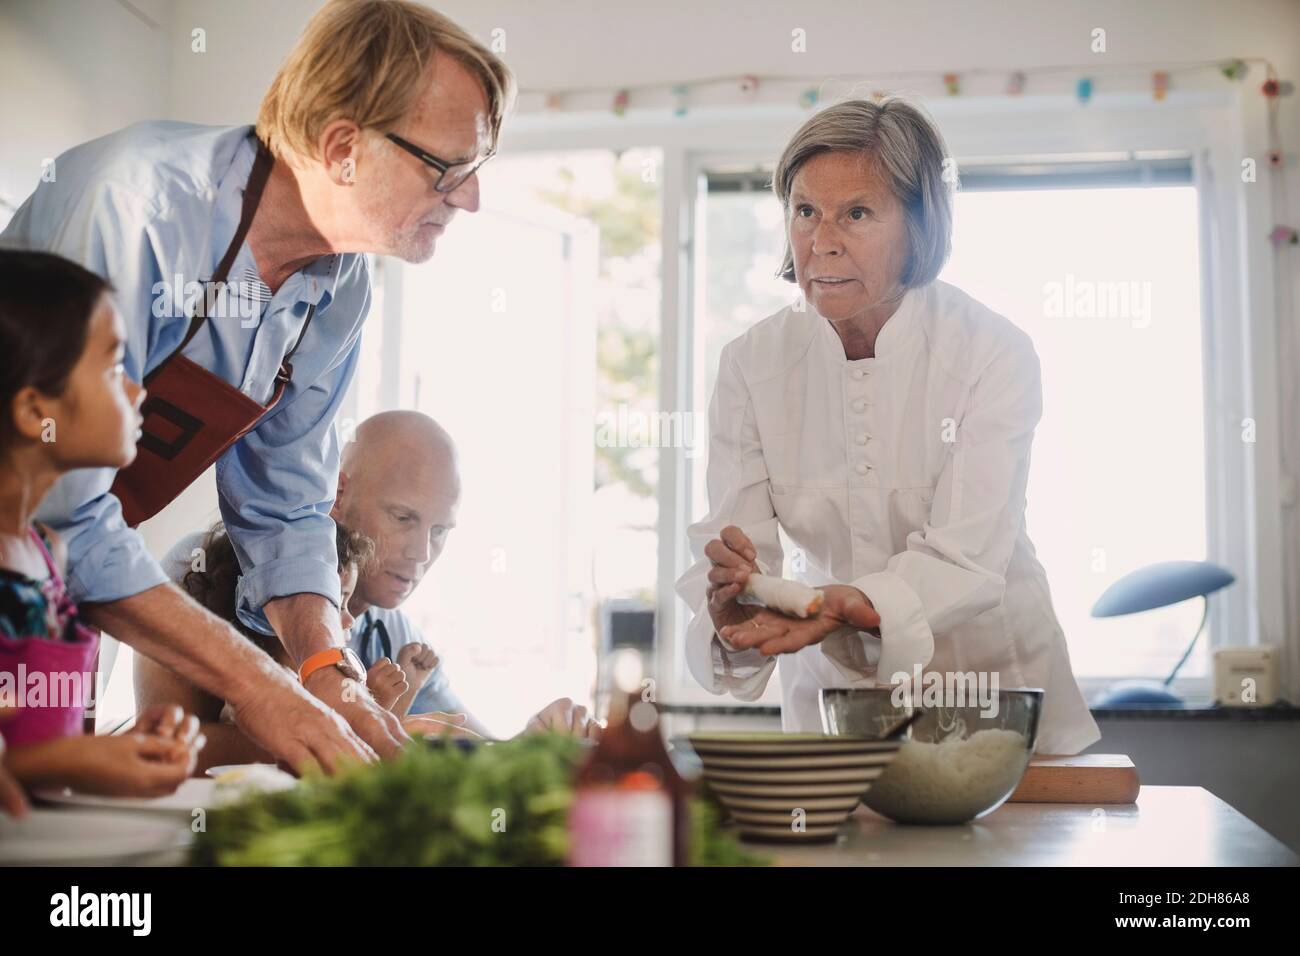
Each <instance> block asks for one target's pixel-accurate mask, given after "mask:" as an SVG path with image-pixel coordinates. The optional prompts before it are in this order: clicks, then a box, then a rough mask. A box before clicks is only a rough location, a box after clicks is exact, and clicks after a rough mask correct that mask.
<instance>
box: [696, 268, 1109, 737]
mask: <svg viewBox="0 0 1300 956" xmlns="http://www.w3.org/2000/svg"><path fill="white" fill-rule="evenodd" d="M1041 414H1042V386H1041V382H1040V378H1039V365H1038V356H1037V354H1036V353H1035V351H1034V347H1033V343H1032V342H1031V340H1030V338H1029V336H1028V335H1026V334H1025V333H1024V332H1023V331H1021V330H1020V329H1019V328H1017V327H1016V326H1015V325H1013V324H1012V323H1011V322H1010V321H1008V320H1007V319H1005V318H1003V317H1002V316H1000V315H998V314H997V313H995V312H993V311H991V310H990V309H988V308H986V307H984V306H983V305H981V304H980V303H978V302H976V301H975V300H974V299H972V298H971V297H970V296H968V295H966V294H965V293H964V292H962V291H961V290H960V289H957V288H954V287H953V286H951V285H948V284H947V283H944V282H938V281H936V282H933V283H930V284H929V285H927V286H923V287H921V288H917V289H912V290H910V291H908V292H907V294H906V295H905V296H904V298H903V300H902V302H901V303H900V304H899V307H898V309H897V311H896V312H895V313H894V315H893V316H891V317H890V319H889V320H888V321H887V322H886V323H885V325H884V326H883V328H882V329H881V330H880V333H879V335H878V336H877V339H876V354H875V356H874V357H873V358H865V359H857V360H855V361H850V360H848V359H846V358H845V356H844V347H843V345H842V343H841V341H840V338H839V336H838V335H837V334H836V332H835V330H834V328H833V327H832V326H831V324H830V322H829V321H827V320H826V319H825V318H823V317H821V316H819V315H818V314H817V312H816V311H815V310H814V309H813V308H812V307H811V305H808V306H807V307H806V310H805V311H802V312H800V311H796V310H795V309H793V308H786V309H783V310H781V311H780V312H777V313H776V314H775V315H772V316H769V317H768V318H767V319H764V320H763V321H761V322H759V323H757V324H756V325H755V326H754V327H753V328H751V329H749V331H747V332H746V333H745V334H744V335H742V336H740V337H739V338H737V339H736V340H734V341H732V342H730V343H729V344H728V345H727V346H726V347H725V348H724V349H723V351H722V357H721V361H720V367H719V369H718V377H717V385H716V387H715V389H714V393H713V400H712V402H711V403H710V406H709V459H708V478H707V482H708V494H709V514H708V515H707V516H706V517H705V518H704V519H703V520H702V521H699V522H697V523H695V524H693V525H691V527H690V528H689V529H688V532H687V533H688V536H689V538H690V543H691V548H692V550H693V553H694V555H695V557H696V559H697V561H696V563H695V565H694V566H692V567H691V569H690V570H689V571H687V572H686V573H685V574H684V575H683V576H682V577H681V579H680V580H678V582H677V592H678V594H680V595H681V596H682V598H683V599H685V600H686V602H687V603H688V604H689V605H690V606H691V608H693V609H694V611H695V616H694V618H693V620H692V621H691V624H690V627H689V629H688V631H687V635H686V657H687V662H688V665H689V667H690V670H691V673H692V674H693V675H694V677H695V678H696V680H698V681H699V682H700V683H701V684H702V685H703V686H704V687H705V688H707V689H708V690H709V691H710V692H712V693H715V694H722V693H728V692H729V693H731V694H732V695H734V696H735V697H737V698H739V699H741V700H753V699H755V698H757V697H758V696H759V695H760V694H762V692H763V689H764V687H766V685H767V682H768V679H769V678H770V677H771V674H772V670H773V668H775V667H778V666H779V667H780V669H781V687H782V696H783V701H782V708H781V716H782V725H783V728H784V729H785V730H786V731H815V732H819V731H820V730H821V729H822V728H821V717H820V714H819V710H818V691H819V690H820V689H821V688H822V687H872V686H876V684H877V681H879V684H880V685H886V686H887V685H888V684H889V683H890V677H891V675H893V674H896V673H898V672H903V673H905V674H907V675H908V676H909V677H911V676H912V675H913V674H914V666H915V665H916V664H920V665H921V666H922V668H923V670H924V672H926V673H929V672H931V671H934V672H937V673H939V674H946V673H949V672H970V671H975V672H980V671H986V672H989V673H990V674H991V673H992V672H994V671H996V672H997V673H998V681H999V687H1000V689H1002V690H1006V689H1010V688H1016V687H1040V688H1042V689H1043V690H1044V691H1045V694H1044V701H1043V713H1042V716H1041V720H1040V723H1039V735H1038V744H1037V750H1038V752H1040V753H1055V754H1074V753H1078V752H1079V751H1081V750H1083V749H1084V748H1085V747H1087V746H1088V745H1090V744H1092V743H1094V742H1095V741H1097V740H1098V739H1100V737H1101V734H1100V731H1099V730H1098V729H1097V724H1096V722H1095V721H1094V720H1093V719H1092V715H1091V714H1090V712H1089V710H1088V707H1087V704H1086V703H1085V701H1084V699H1083V695H1082V694H1081V693H1080V691H1079V687H1078V684H1077V683H1076V682H1075V679H1074V674H1073V672H1072V671H1071V669H1070V659H1069V652H1068V650H1067V647H1066V643H1065V637H1064V635H1063V633H1062V631H1061V626H1060V624H1059V623H1058V622H1057V619H1056V615H1055V613H1054V612H1053V610H1052V601H1051V596H1050V593H1049V591H1048V586H1047V576H1046V574H1045V573H1044V571H1043V567H1042V565H1041V564H1039V562H1038V559H1037V557H1036V555H1035V552H1034V546H1033V544H1032V542H1030V540H1029V535H1028V533H1027V532H1026V529H1025V487H1026V483H1027V479H1028V475H1029V458H1030V445H1031V443H1032V441H1033V435H1034V428H1035V426H1036V425H1037V424H1038V420H1039V418H1040V417H1041ZM730 524H734V525H737V526H738V527H740V528H741V529H742V530H743V531H744V532H745V533H746V534H747V535H748V536H749V538H750V540H752V541H753V542H754V547H755V549H756V550H757V552H758V559H759V562H760V563H761V564H762V565H763V566H764V567H766V568H769V569H771V570H772V571H773V572H774V573H780V570H781V567H782V561H783V557H784V555H783V552H782V545H781V541H780V539H779V538H778V533H777V528H778V525H779V526H780V528H781V529H782V530H783V531H784V532H785V535H786V536H787V537H788V538H789V539H790V541H791V542H792V543H793V544H794V545H795V546H796V547H797V548H798V549H800V552H801V553H799V554H797V555H794V556H792V557H793V558H794V560H792V562H791V563H792V566H793V572H792V573H793V576H794V577H796V578H798V579H800V580H802V581H804V582H805V583H807V584H810V585H813V586H815V587H816V586H821V585H825V584H832V583H837V582H839V583H848V584H852V585H853V586H854V587H857V588H858V589H860V590H861V591H862V592H863V593H864V594H865V595H866V596H867V597H868V598H869V599H870V600H871V602H872V604H873V605H874V606H875V608H876V610H877V611H878V612H879V614H880V618H881V626H880V637H875V636H873V635H871V634H868V633H866V632H862V631H857V630H853V629H850V628H842V629H840V630H839V631H836V632H835V633H833V634H831V635H830V636H828V637H827V638H826V639H825V640H823V641H822V642H821V643H819V644H815V645H812V646H809V647H805V648H803V649H801V650H799V651H798V652H796V653H794V654H781V655H778V656H776V657H767V656H764V655H762V654H760V653H759V651H758V650H757V649H756V648H750V649H748V650H742V651H736V650H733V649H732V648H730V646H729V645H728V644H727V643H726V642H724V641H723V639H722V638H721V637H720V636H718V635H717V634H716V633H715V631H714V628H713V622H712V620H711V619H710V617H709V612H708V606H707V603H708V600H707V598H706V596H705V591H706V588H707V587H708V580H707V575H708V571H709V568H710V562H709V560H708V559H707V558H705V557H704V546H705V545H706V544H707V543H708V542H709V541H710V540H712V539H714V538H716V537H718V536H719V533H720V532H721V530H722V529H723V528H724V527H726V526H727V525H730Z"/></svg>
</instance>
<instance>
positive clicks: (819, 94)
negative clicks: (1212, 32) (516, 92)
mask: <svg viewBox="0 0 1300 956" xmlns="http://www.w3.org/2000/svg"><path fill="white" fill-rule="evenodd" d="M1252 65H1256V66H1260V67H1263V69H1264V71H1265V73H1266V75H1267V76H1266V79H1265V80H1264V82H1263V84H1262V86H1261V87H1260V92H1261V93H1262V94H1263V95H1264V96H1265V97H1267V98H1269V99H1273V100H1276V99H1277V98H1278V97H1280V96H1287V95H1290V94H1291V93H1292V92H1293V87H1292V84H1290V83H1287V82H1283V81H1280V80H1279V79H1278V78H1277V76H1276V72H1275V70H1274V69H1273V66H1272V65H1271V64H1270V63H1269V62H1268V61H1267V60H1266V59H1264V58H1262V57H1234V58H1229V59H1220V60H1203V61H1195V62H1187V63H1167V64H1165V63H1147V64H1143V63H1128V64H1117V65H1115V66H1113V67H1107V68H1099V67H1098V66H1097V65H1096V64H1088V65H1086V66H1085V65H1075V66H1071V65H1062V66H1040V67H1033V68H1027V69H1021V70H1014V71H1007V70H994V69H988V68H982V67H978V68H973V69H969V70H949V71H945V72H936V71H911V72H903V73H891V74H889V75H888V76H886V77H877V78H875V79H874V81H873V82H874V83H876V84H880V83H881V81H882V79H883V80H885V81H888V85H890V86H892V87H894V88H901V87H912V86H915V85H916V84H917V83H934V82H935V81H937V82H938V84H939V87H940V89H942V90H943V91H944V93H945V94H946V95H947V96H953V97H955V96H962V95H965V93H966V91H967V90H968V89H969V85H968V83H967V81H968V80H970V79H972V78H980V77H995V78H1000V79H1001V80H1002V89H1003V93H1004V95H1006V96H1020V95H1022V94H1024V93H1025V92H1026V90H1028V89H1030V88H1031V86H1032V80H1033V79H1035V78H1041V77H1046V76H1058V77H1060V76H1066V77H1068V76H1070V75H1073V76H1074V77H1075V80H1074V96H1075V99H1076V100H1077V101H1078V103H1079V104H1080V105H1086V104H1087V103H1089V102H1090V101H1091V100H1092V97H1093V94H1094V93H1095V92H1096V90H1097V87H1098V84H1105V85H1107V86H1110V85H1112V83H1113V81H1115V80H1117V79H1120V78H1128V79H1133V78H1138V79H1140V80H1144V81H1145V82H1146V83H1147V84H1149V89H1150V90H1151V95H1152V98H1153V99H1155V100H1156V101H1164V100H1165V99H1166V98H1167V96H1168V93H1169V91H1170V89H1171V87H1172V79H1171V78H1172V77H1174V76H1176V75H1180V74H1189V73H1199V72H1203V71H1214V72H1217V73H1218V74H1220V75H1221V76H1222V77H1223V78H1224V79H1225V80H1227V81H1229V82H1236V81H1239V80H1241V79H1243V78H1245V77H1246V76H1247V75H1248V74H1249V73H1250V71H1251V66H1252ZM833 82H837V80H836V79H828V78H827V77H825V76H806V75H805V76H798V75H789V74H786V75H771V76H759V75H757V74H753V73H746V74H743V75H739V76H714V77H702V78H699V79H695V80H690V81H685V82H677V83H671V84H665V83H644V84H631V85H626V86H622V87H619V88H617V89H610V88H609V87H596V86H593V87H571V88H568V89H563V90H533V89H528V88H524V89H523V90H521V95H522V96H529V95H533V96H540V97H541V98H542V101H543V108H544V109H545V110H547V111H548V112H555V111H557V110H561V109H563V104H564V103H565V102H572V101H573V100H575V99H577V98H579V97H582V96H592V95H595V96H599V95H600V94H601V93H605V94H606V95H607V96H609V97H610V99H609V100H608V101H607V102H608V103H609V109H610V111H611V112H613V113H615V114H616V115H618V116H624V115H626V113H627V111H628V109H629V108H630V107H631V106H632V104H633V102H634V101H635V100H636V99H637V98H638V97H641V98H643V99H646V100H649V99H651V98H653V99H655V100H660V99H662V97H663V95H664V94H667V97H668V99H669V101H670V102H671V103H672V104H673V112H674V113H675V114H676V115H677V116H685V115H686V114H687V113H688V112H689V104H690V102H691V100H692V99H694V98H695V97H694V96H693V94H695V93H696V92H698V91H701V90H704V89H706V88H712V89H721V90H724V91H725V90H726V89H727V88H728V87H729V88H731V89H733V90H735V91H736V92H737V93H738V94H739V98H740V99H741V100H754V99H756V98H757V95H758V91H759V90H760V88H762V87H765V86H766V87H769V88H773V87H775V88H779V87H782V86H786V85H789V86H792V87H793V88H794V89H797V90H798V91H799V92H798V93H797V101H798V103H799V105H800V106H802V107H803V108H805V109H811V108H814V107H816V106H817V104H818V103H820V102H822V101H823V100H824V99H825V98H826V92H827V91H826V87H827V86H828V84H830V83H833ZM846 82H847V81H846ZM1129 88H1130V89H1131V88H1132V87H1131V86H1130V87H1129Z"/></svg>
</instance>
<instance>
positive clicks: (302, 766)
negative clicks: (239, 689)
mask: <svg viewBox="0 0 1300 956" xmlns="http://www.w3.org/2000/svg"><path fill="white" fill-rule="evenodd" d="M275 667H276V670H277V671H278V672H279V673H278V674H277V675H276V678H275V679H274V682H273V683H272V684H271V686H269V687H265V688H262V689H259V690H257V691H254V692H253V693H252V694H250V695H248V696H247V697H246V698H243V699H237V700H236V699H232V700H228V701H227V703H228V704H229V705H230V709H231V711H232V712H233V713H234V715H235V724H236V725H237V726H238V727H239V729H240V730H242V731H243V732H244V733H245V734H246V735H247V736H248V738H249V739H250V740H252V741H253V743H255V744H256V745H257V746H259V747H261V748H262V749H263V750H266V751H269V752H270V753H272V754H274V755H275V756H276V757H278V758H279V759H280V760H281V761H282V762H283V763H285V764H286V765H288V766H289V767H290V768H292V769H293V771H294V772H295V773H297V774H299V775H302V774H303V773H306V772H307V771H309V770H312V769H316V768H319V769H321V770H324V771H325V772H326V773H327V774H333V773H336V772H337V771H338V770H339V769H341V768H342V767H343V766H344V765H345V764H347V763H349V762H357V761H364V762H366V763H370V762H372V761H374V760H375V759H376V756H375V752H374V751H373V750H371V749H370V747H369V746H368V745H367V744H366V742H365V741H364V740H362V739H361V737H359V736H358V735H357V734H356V733H355V732H353V730H352V728H351V727H349V726H348V722H347V720H345V719H344V717H343V715H341V714H339V713H338V712H337V711H335V710H333V709H331V708H330V707H329V706H328V705H327V704H325V703H322V702H321V701H320V700H318V699H317V698H316V697H313V696H312V695H311V694H309V693H307V691H305V690H303V688H302V687H301V686H299V684H298V682H297V681H295V680H293V679H292V678H291V677H289V675H288V674H286V673H285V671H284V668H282V667H279V666H278V665H275ZM331 669H333V668H331ZM339 676H340V677H342V676H343V675H341V674H340V675H339Z"/></svg>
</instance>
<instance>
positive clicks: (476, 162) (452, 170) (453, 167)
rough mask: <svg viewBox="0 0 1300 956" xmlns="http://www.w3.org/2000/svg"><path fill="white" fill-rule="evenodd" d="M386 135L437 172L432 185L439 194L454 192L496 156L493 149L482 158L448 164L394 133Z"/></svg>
mask: <svg viewBox="0 0 1300 956" xmlns="http://www.w3.org/2000/svg"><path fill="white" fill-rule="evenodd" d="M386 135H387V137H388V138H389V139H391V140H392V141H393V142H394V143H396V144H397V145H398V146H400V147H402V149H404V150H406V151H407V152H408V153H410V154H411V155H412V156H414V157H415V158H416V159H418V160H419V161H420V162H422V163H424V164H425V165H426V166H432V167H433V168H434V169H436V170H437V171H438V173H439V176H438V180H437V182H435V183H434V184H433V188H434V189H436V190H437V191H438V192H440V193H449V192H451V191H452V190H454V189H455V188H456V187H457V186H459V185H461V184H462V183H464V182H465V180H467V179H469V178H470V177H471V176H473V175H474V174H475V173H476V172H478V169H479V167H480V166H482V165H483V164H484V163H486V162H487V161H488V160H489V159H491V158H492V157H493V156H495V155H496V149H495V148H493V149H489V150H488V151H487V153H486V154H484V155H483V156H480V157H478V158H477V159H471V160H470V161H469V162H465V163H449V162H447V161H446V160H445V159H439V158H438V157H437V156H435V155H433V153H430V152H429V151H428V150H424V149H421V148H420V147H419V146H416V145H415V144H414V143H412V142H410V141H409V140H405V139H402V137H400V136H398V135H397V134H396V133H388V134H386Z"/></svg>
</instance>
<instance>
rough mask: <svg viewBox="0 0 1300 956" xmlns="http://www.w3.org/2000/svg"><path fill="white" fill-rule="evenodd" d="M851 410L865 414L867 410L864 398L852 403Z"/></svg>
mask: <svg viewBox="0 0 1300 956" xmlns="http://www.w3.org/2000/svg"><path fill="white" fill-rule="evenodd" d="M853 410H854V411H855V412H865V411H866V410H867V400H866V399H865V398H859V399H858V400H857V401H856V402H854V403H853Z"/></svg>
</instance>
